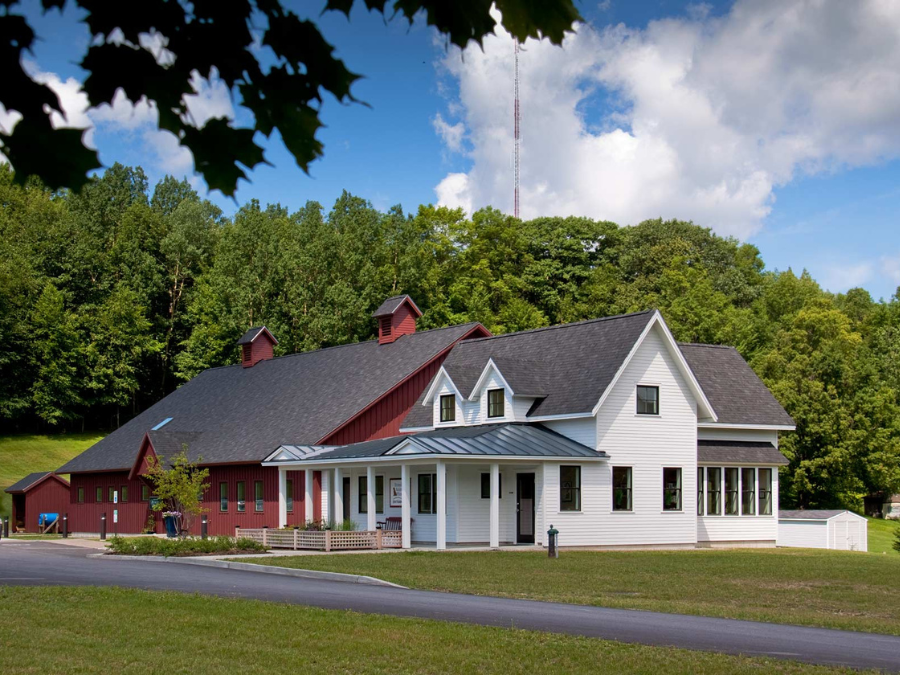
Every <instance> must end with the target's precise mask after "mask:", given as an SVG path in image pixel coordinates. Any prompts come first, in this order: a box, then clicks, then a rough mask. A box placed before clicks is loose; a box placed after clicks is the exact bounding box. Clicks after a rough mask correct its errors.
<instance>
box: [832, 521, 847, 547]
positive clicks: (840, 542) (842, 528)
mask: <svg viewBox="0 0 900 675" xmlns="http://www.w3.org/2000/svg"><path fill="white" fill-rule="evenodd" d="M832 548H836V549H838V550H839V551H846V550H847V549H848V548H850V545H849V542H848V533H847V521H846V520H836V521H834V546H833V547H832Z"/></svg>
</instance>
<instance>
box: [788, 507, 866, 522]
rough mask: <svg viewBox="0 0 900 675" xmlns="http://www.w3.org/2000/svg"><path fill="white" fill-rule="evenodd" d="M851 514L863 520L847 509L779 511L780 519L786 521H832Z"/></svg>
mask: <svg viewBox="0 0 900 675" xmlns="http://www.w3.org/2000/svg"><path fill="white" fill-rule="evenodd" d="M844 513H849V514H850V515H851V516H856V517H857V518H862V516H859V515H857V514H855V513H853V512H852V511H848V510H847V509H833V510H827V509H799V510H797V511H781V510H780V511H778V517H779V518H784V519H786V520H831V519H832V518H834V517H835V516H840V515H842V514H844Z"/></svg>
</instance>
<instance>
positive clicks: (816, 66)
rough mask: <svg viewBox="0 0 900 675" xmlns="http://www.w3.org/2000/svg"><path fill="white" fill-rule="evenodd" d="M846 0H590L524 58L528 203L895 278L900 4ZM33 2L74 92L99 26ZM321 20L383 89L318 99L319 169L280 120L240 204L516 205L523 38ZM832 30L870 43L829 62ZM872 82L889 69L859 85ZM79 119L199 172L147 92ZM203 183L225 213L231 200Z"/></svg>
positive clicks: (59, 78) (841, 271)
mask: <svg viewBox="0 0 900 675" xmlns="http://www.w3.org/2000/svg"><path fill="white" fill-rule="evenodd" d="M839 4H840V3H834V7H832V8H831V9H830V10H829V9H828V8H826V9H822V8H821V7H816V6H815V3H807V4H805V5H804V7H803V9H802V11H800V12H795V14H799V15H800V16H788V15H786V14H784V13H782V10H781V9H780V5H781V3H778V2H754V3H737V4H734V3H732V2H723V3H715V4H713V5H697V4H695V3H687V2H682V1H674V0H670V1H652V2H645V3H633V2H630V3H626V2H624V1H623V0H607V1H606V2H596V1H595V2H585V3H580V4H579V8H580V10H581V11H582V13H583V14H584V16H585V18H586V20H587V25H586V26H582V27H581V28H580V29H579V33H578V36H577V38H575V39H573V40H571V41H568V42H567V44H566V45H565V48H564V49H559V48H555V47H550V46H549V45H546V44H542V45H538V44H533V43H529V44H527V45H526V46H525V53H524V54H523V55H522V77H523V116H524V117H523V197H522V201H523V215H524V216H526V217H531V216H535V215H541V214H547V215H562V214H566V213H579V214H582V215H590V216H592V217H595V218H608V219H611V220H615V221H616V222H620V223H623V224H624V223H633V222H638V221H639V220H640V219H642V218H644V217H657V216H659V217H663V218H685V219H693V220H694V221H695V222H697V223H699V224H703V225H707V226H710V227H713V228H714V229H715V230H716V231H718V232H720V233H722V234H732V235H735V236H738V237H739V238H740V239H742V240H745V241H750V242H752V243H754V244H755V245H757V246H758V247H759V248H760V250H761V252H762V255H763V258H764V260H765V262H766V264H767V266H768V267H769V268H770V269H775V268H777V269H786V268H788V267H792V268H793V269H794V270H796V271H799V270H801V269H803V268H807V269H809V270H810V272H811V273H812V274H813V276H814V277H816V278H817V279H818V280H819V281H820V282H821V283H822V284H823V285H824V286H826V287H828V288H830V289H831V290H835V291H842V290H846V289H847V288H849V287H851V286H855V285H861V286H863V287H864V288H866V289H868V290H869V291H870V292H871V293H872V295H873V296H875V297H876V298H878V297H888V296H890V295H891V294H893V293H894V291H895V289H896V287H897V285H898V283H900V228H898V227H897V225H898V218H897V215H896V214H897V213H900V160H898V157H900V138H898V137H897V136H898V135H900V134H898V132H900V128H898V127H897V126H895V125H896V124H897V122H896V120H897V119H898V118H900V107H894V106H900V103H898V101H897V99H896V97H892V95H891V94H886V93H884V92H885V89H886V88H887V89H888V90H890V89H892V87H891V86H890V85H891V84H892V81H891V80H890V77H891V75H890V73H891V72H898V71H900V59H898V51H897V50H896V48H894V47H892V46H891V44H890V41H889V40H881V39H880V29H881V28H883V27H884V25H885V24H887V27H888V28H890V22H891V21H892V20H893V19H894V18H895V17H894V16H890V17H884V16H879V15H877V14H875V13H874V12H875V9H871V11H870V9H869V8H867V7H866V8H864V7H863V6H864V5H865V3H864V2H862V1H861V2H860V3H859V4H858V5H856V4H855V3H851V4H853V5H854V7H855V8H856V11H857V13H858V15H856V16H854V19H855V20H854V21H853V22H847V21H842V20H841V17H840V16H820V15H821V14H822V13H827V11H832V14H834V13H838V14H839V8H837V6H838V5H839ZM24 6H25V7H26V10H27V13H28V14H29V16H30V17H31V18H32V20H33V22H34V23H33V25H35V27H36V31H37V33H38V35H39V37H40V38H42V40H41V42H40V44H39V45H38V47H37V48H36V50H35V53H34V58H33V61H34V66H33V68H34V70H35V71H40V72H41V73H43V77H45V78H55V79H54V80H53V82H55V83H56V84H57V85H58V86H59V87H60V91H61V92H64V93H67V94H68V96H62V98H63V99H64V103H65V101H66V100H67V99H71V100H72V101H73V103H72V105H75V106H77V101H78V94H77V85H78V82H79V81H80V80H82V79H83V77H84V75H85V73H84V72H83V71H81V70H80V69H79V68H78V67H77V65H76V64H77V61H78V60H79V59H80V57H81V55H82V54H83V52H84V49H85V46H86V44H87V41H88V39H89V36H88V34H87V31H86V30H85V29H84V27H83V26H82V25H80V24H78V23H77V21H76V19H77V16H78V15H77V11H76V10H74V9H73V8H71V7H70V8H69V10H68V11H67V12H66V14H64V15H60V14H59V13H58V12H55V11H54V12H50V13H48V14H46V15H41V14H40V12H39V11H38V10H37V3H27V2H26V3H24ZM311 6H312V7H317V5H313V4H310V3H303V4H298V5H297V10H298V11H308V8H309V7H311ZM835 8H837V9H835ZM863 10H865V11H863ZM804 12H806V15H804ZM816 13H818V14H816ZM313 15H314V16H317V15H318V11H316V12H313ZM896 18H897V19H898V20H900V17H896ZM856 19H858V20H856ZM792 22H799V23H792ZM851 24H852V26H851ZM319 25H320V29H321V30H322V32H323V34H324V35H325V37H326V38H327V39H328V40H329V41H330V42H332V44H334V45H335V46H336V48H337V51H338V54H339V56H340V57H341V58H343V59H344V61H345V62H346V63H347V65H348V67H349V68H350V69H351V70H354V71H356V72H359V73H362V74H364V75H365V79H363V80H361V81H360V82H359V83H358V84H357V85H356V87H355V89H354V94H355V95H356V96H357V97H358V98H359V99H361V100H363V101H366V102H367V103H368V104H369V106H370V107H366V106H361V105H340V104H338V103H337V102H335V101H334V100H331V99H327V100H326V102H325V105H324V108H323V111H322V119H323V121H324V122H325V124H326V125H327V128H326V129H324V130H323V131H322V132H321V135H320V138H321V140H322V141H323V142H324V144H325V157H324V159H322V160H319V161H317V162H315V163H314V164H313V166H312V169H311V176H306V175H305V174H304V173H303V172H302V171H300V170H299V169H298V168H297V167H296V165H295V164H294V162H293V158H291V157H290V156H289V155H288V154H287V153H286V152H285V151H284V149H283V148H282V147H281V144H280V141H279V140H278V139H277V138H273V139H271V140H270V141H267V142H266V143H265V145H266V148H267V150H266V156H267V159H268V160H269V162H271V164H272V165H273V166H266V167H261V168H259V169H257V170H256V171H255V172H253V173H252V175H251V182H250V183H242V184H241V186H240V188H239V191H238V194H237V200H238V202H239V203H244V202H246V201H249V200H250V199H253V198H255V199H258V200H260V201H261V202H263V203H266V202H278V203H281V204H284V205H286V206H288V207H290V208H292V209H293V208H297V207H299V206H301V205H302V204H303V203H305V202H306V201H307V200H315V201H319V202H321V203H323V204H324V205H326V207H327V206H328V205H330V204H331V203H332V202H333V201H334V199H335V198H336V197H337V196H338V195H339V194H340V192H341V190H343V189H347V190H349V191H351V192H353V193H354V194H357V195H360V196H362V197H365V198H367V199H369V200H370V201H371V202H372V203H373V204H374V205H375V206H376V207H378V208H380V209H386V208H388V207H390V206H392V205H394V204H398V203H399V204H402V205H403V207H404V208H405V209H407V210H410V209H415V208H416V207H417V205H418V204H420V203H434V202H437V201H441V203H446V204H449V205H453V206H456V205H460V206H464V207H466V208H477V207H479V206H482V205H484V204H487V203H491V204H494V205H496V206H498V207H499V208H502V209H504V210H508V209H510V208H511V196H512V189H511V173H510V171H509V155H510V152H511V141H510V139H509V138H508V134H509V133H510V132H511V129H510V127H511V116H510V115H509V114H507V112H506V111H508V110H509V106H508V101H507V98H506V97H509V98H510V101H511V71H510V68H511V42H510V41H509V40H508V38H506V39H504V36H503V35H502V31H501V36H500V37H499V38H497V39H495V40H493V41H488V42H487V43H486V46H485V50H484V51H483V52H482V51H481V50H478V49H477V48H474V49H470V50H467V52H466V53H465V54H464V55H461V54H460V53H459V52H458V50H456V49H455V48H453V49H446V48H445V47H444V45H443V44H442V43H441V42H440V41H439V40H436V38H435V34H434V32H433V31H432V30H431V29H429V28H427V27H426V26H424V25H423V23H422V22H417V23H416V25H414V26H412V27H409V26H407V25H406V23H405V22H403V21H400V20H395V21H393V22H390V23H386V22H385V21H384V19H383V18H382V17H381V15H378V14H369V13H367V12H365V11H363V10H361V9H359V8H357V10H355V11H354V13H353V16H352V18H351V20H350V21H347V20H346V18H344V16H343V15H341V14H337V13H329V14H326V15H324V16H323V17H321V19H320V20H319ZM898 25H900V24H895V27H896V26H898ZM817 26H821V27H822V28H821V31H817V30H816V27H817ZM829 31H838V32H839V34H838V35H837V38H839V40H838V42H839V43H840V44H847V45H850V46H851V47H852V46H853V45H857V47H856V48H854V49H850V47H848V51H847V53H846V54H845V55H841V54H838V56H840V57H841V58H840V59H832V58H831V54H832V53H833V52H834V51H835V50H834V48H833V47H831V48H830V47H829V46H828V45H829V44H832V45H833V44H835V35H834V34H829ZM841 31H845V32H846V34H840V32H841ZM894 34H896V33H894ZM894 42H896V40H894ZM820 43H821V44H820ZM744 44H746V45H748V46H747V47H746V49H744V47H743V45H744ZM797 45H799V48H798V50H797V52H796V53H794V52H792V51H791V50H792V48H794V47H796V46H797ZM742 49H743V50H744V51H742ZM837 51H840V50H837ZM507 57H509V58H507ZM853 59H858V62H854V61H853ZM885 77H887V78H888V80H885V79H884V78H885ZM879 78H881V79H879ZM873 80H874V81H877V82H879V83H880V84H879V85H878V86H877V87H873V88H872V89H871V90H869V89H866V86H867V84H866V83H867V82H870V81H873ZM807 82H809V84H807ZM845 90H852V91H853V96H854V98H853V99H852V100H851V101H850V102H849V103H847V102H846V101H845V100H844V99H843V98H842V96H841V92H842V91H845ZM207 93H208V94H209V96H208V100H206V102H205V103H204V105H205V108H204V110H208V111H210V113H212V114H215V113H217V112H222V111H225V112H226V113H227V112H228V111H233V112H234V114H235V115H236V119H237V121H238V122H239V123H240V122H241V121H244V122H246V120H247V117H246V113H245V112H243V111H242V110H241V109H240V108H239V107H237V108H236V109H234V108H232V103H231V101H230V100H229V98H228V96H227V95H226V94H225V93H224V92H222V91H218V92H217V91H216V90H215V88H213V89H212V90H209V91H208V92H207ZM123 110H125V113H128V114H124V113H123ZM85 115H87V117H86V118H85V119H86V120H87V122H88V123H92V124H94V125H95V126H96V128H95V130H94V131H93V135H92V142H93V143H94V144H95V145H96V147H97V148H98V149H99V152H100V157H101V161H103V162H104V164H106V165H109V164H112V163H113V162H116V161H119V162H123V163H127V164H140V165H142V166H143V167H144V168H145V170H146V171H147V173H148V175H149V176H150V178H151V181H155V180H158V179H159V178H160V177H161V176H162V175H164V174H165V173H167V172H170V171H172V172H175V173H176V174H179V173H180V174H187V175H190V173H191V172H190V162H189V158H188V159H187V163H186V160H185V157H184V155H183V154H179V151H178V148H177V147H176V144H175V143H174V141H173V140H172V138H171V137H169V139H165V138H164V135H163V134H160V133H159V132H154V131H153V128H152V124H150V123H148V122H147V119H148V118H147V115H148V111H147V110H143V111H140V110H136V111H132V112H129V111H128V110H126V109H125V108H123V109H118V108H117V109H116V110H113V111H111V110H110V109H109V108H107V110H106V113H102V111H101V113H98V114H93V113H90V112H86V113H85V112H83V111H82V117H83V118H84V116H85ZM70 121H72V118H71V117H70ZM197 185H198V187H199V188H201V190H202V189H203V184H202V181H198V182H197ZM210 198H212V199H213V200H214V201H216V202H217V203H218V204H220V206H222V208H223V209H225V211H226V212H228V213H232V212H233V211H234V210H235V208H236V204H235V202H233V201H231V200H229V199H226V198H224V197H222V196H221V195H219V194H217V193H213V194H211V195H210Z"/></svg>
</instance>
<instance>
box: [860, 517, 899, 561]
mask: <svg viewBox="0 0 900 675" xmlns="http://www.w3.org/2000/svg"><path fill="white" fill-rule="evenodd" d="M866 520H868V521H869V553H887V554H888V555H893V556H897V557H900V553H898V552H897V551H895V550H894V548H893V546H894V541H896V540H895V539H894V536H895V533H896V532H897V531H898V530H900V521H896V520H885V519H884V518H866Z"/></svg>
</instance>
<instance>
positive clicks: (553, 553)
mask: <svg viewBox="0 0 900 675" xmlns="http://www.w3.org/2000/svg"><path fill="white" fill-rule="evenodd" d="M557 535H559V530H557V529H556V528H555V527H553V523H550V529H549V530H547V555H548V556H550V557H551V558H558V557H559V546H558V545H557V543H556V537H557Z"/></svg>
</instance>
